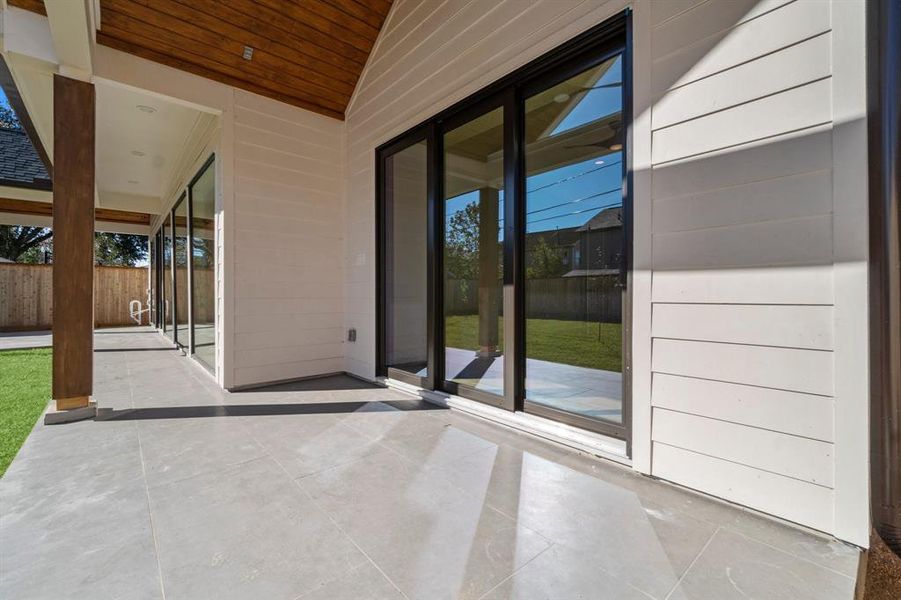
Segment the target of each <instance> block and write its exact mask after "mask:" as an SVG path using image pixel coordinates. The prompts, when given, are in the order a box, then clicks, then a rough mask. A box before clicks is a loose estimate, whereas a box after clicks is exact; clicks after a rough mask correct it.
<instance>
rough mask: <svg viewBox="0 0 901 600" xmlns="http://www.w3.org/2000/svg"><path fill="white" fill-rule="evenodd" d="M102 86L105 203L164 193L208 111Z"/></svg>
mask: <svg viewBox="0 0 901 600" xmlns="http://www.w3.org/2000/svg"><path fill="white" fill-rule="evenodd" d="M96 87H97V141H96V143H97V154H96V160H97V188H98V191H99V195H100V198H101V204H104V203H103V199H104V198H105V197H110V198H112V197H118V198H122V197H127V196H143V197H154V198H159V197H160V196H162V195H163V193H164V191H165V188H166V185H167V184H168V183H169V180H170V179H171V177H172V175H173V169H174V168H175V167H176V163H177V162H178V160H179V158H180V156H181V154H182V149H183V148H184V146H185V144H186V143H187V142H188V138H189V136H190V135H191V132H192V131H193V129H194V124H195V122H196V121H197V119H198V118H199V117H200V116H201V115H202V113H201V112H200V111H198V110H195V109H193V108H188V107H186V106H184V105H182V104H177V103H174V102H170V101H167V100H164V99H162V98H160V97H159V96H157V95H151V94H145V93H142V92H140V91H136V90H133V89H130V88H126V87H123V86H118V85H106V84H103V83H98V84H97V86H96ZM117 208H118V207H117ZM122 208H124V207H122ZM142 208H143V207H142ZM132 210H136V209H132Z"/></svg>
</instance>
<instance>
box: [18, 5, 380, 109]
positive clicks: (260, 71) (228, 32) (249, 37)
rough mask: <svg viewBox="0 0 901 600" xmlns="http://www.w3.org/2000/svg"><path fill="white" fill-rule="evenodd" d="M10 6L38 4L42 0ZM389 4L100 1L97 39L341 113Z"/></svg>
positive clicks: (288, 100)
mask: <svg viewBox="0 0 901 600" xmlns="http://www.w3.org/2000/svg"><path fill="white" fill-rule="evenodd" d="M9 3H10V4H12V5H18V6H21V7H22V8H27V9H29V10H34V11H35V12H39V9H43V3H42V2H41V0H9ZM390 8H391V0H228V2H223V1H222V0H100V28H99V29H98V31H97V42H98V43H100V44H103V45H105V46H109V47H111V48H115V49H117V50H122V51H124V52H129V53H131V54H135V55H137V56H140V57H143V58H146V59H149V60H152V61H155V62H159V63H162V64H165V65H168V66H170V67H175V68H177V69H181V70H183V71H188V72H191V73H194V74H195V75H200V76H202V77H207V78H209V79H213V80H216V81H220V82H222V83H226V84H228V85H233V86H235V87H238V88H241V89H245V90H248V91H251V92H254V93H257V94H260V95H263V96H268V97H270V98H274V99H276V100H280V101H282V102H286V103H288V104H293V105H294V106H299V107H301V108H305V109H307V110H311V111H314V112H317V113H320V114H324V115H328V116H330V117H335V118H338V119H343V118H344V111H345V109H346V108H347V104H348V102H349V101H350V97H351V94H353V90H354V87H355V86H356V84H357V80H358V79H359V78H360V73H361V72H362V71H363V66H364V65H365V63H366V59H367V58H368V57H369V53H370V51H371V50H372V46H373V45H374V44H375V40H376V37H378V34H379V30H380V29H381V27H382V24H383V23H384V22H385V17H387V15H388V10H389V9H390ZM245 47H249V48H252V49H253V55H252V57H251V58H250V59H249V60H247V59H245V58H243V56H244V54H245Z"/></svg>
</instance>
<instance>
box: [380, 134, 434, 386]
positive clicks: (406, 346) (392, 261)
mask: <svg viewBox="0 0 901 600" xmlns="http://www.w3.org/2000/svg"><path fill="white" fill-rule="evenodd" d="M426 152H427V146H426V142H425V141H422V142H419V143H418V144H414V145H412V146H410V147H408V148H405V149H404V150H401V151H400V152H397V153H396V154H392V155H391V156H389V157H387V158H386V159H385V171H384V173H385V221H386V222H385V232H386V246H385V269H386V271H385V283H386V287H385V291H386V307H385V308H386V312H385V320H386V322H385V333H386V340H385V342H386V348H385V350H386V357H385V359H386V360H385V362H386V364H387V366H389V367H393V368H395V369H400V370H402V371H407V372H409V373H415V374H416V375H418V376H420V377H425V376H427V375H428V366H427V359H428V330H427V305H426V300H427V298H426V293H427V291H428V282H427V268H428V264H427V254H426V252H427V247H426V241H427V240H426V236H427V233H428V221H427V207H428V204H427V202H428V188H427V180H426V161H427V158H428V157H427V154H426Z"/></svg>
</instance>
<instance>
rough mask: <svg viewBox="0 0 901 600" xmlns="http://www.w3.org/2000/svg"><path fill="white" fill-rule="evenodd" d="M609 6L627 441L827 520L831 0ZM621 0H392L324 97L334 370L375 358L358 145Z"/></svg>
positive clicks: (720, 483)
mask: <svg viewBox="0 0 901 600" xmlns="http://www.w3.org/2000/svg"><path fill="white" fill-rule="evenodd" d="M629 5H631V6H632V7H633V8H634V11H635V13H634V14H635V16H634V23H635V24H636V30H635V31H634V39H635V49H636V57H635V58H636V61H637V62H636V71H635V76H636V78H635V86H636V87H635V93H636V96H635V98H634V105H635V107H636V115H635V116H636V121H635V124H636V132H638V133H639V134H640V135H642V136H643V137H642V138H641V139H638V140H635V152H636V153H635V159H636V166H637V169H638V170H637V171H636V195H637V197H636V198H635V202H636V207H637V209H636V230H635V237H636V240H637V241H639V242H641V244H642V245H641V251H642V253H646V254H647V258H644V254H643V255H642V261H643V262H642V265H641V269H642V271H641V273H636V278H635V281H641V282H644V281H647V284H644V283H642V284H640V285H646V288H647V289H645V288H642V289H641V290H638V288H636V290H637V291H635V292H633V293H636V294H637V295H636V298H639V299H640V301H641V302H643V303H644V304H642V305H641V306H634V307H633V309H634V310H635V311H636V312H635V314H636V315H639V314H643V315H647V317H646V320H647V322H645V321H644V320H642V321H641V323H639V324H638V325H640V326H636V329H635V331H636V334H635V335H636V336H637V337H634V338H633V345H634V347H635V350H636V351H637V354H636V356H641V357H643V356H645V354H644V352H646V353H647V354H646V356H647V360H645V359H644V358H640V359H638V358H637V359H636V360H637V361H638V360H640V361H641V363H640V365H639V363H638V362H636V367H637V370H636V372H635V373H634V374H633V381H638V380H639V379H641V381H642V382H645V383H641V385H635V386H634V389H635V390H638V391H637V392H636V396H635V397H634V398H633V406H634V407H635V408H634V414H635V415H640V414H645V415H647V417H646V418H645V417H642V419H643V420H644V421H646V423H644V422H642V423H638V422H636V423H635V426H636V427H638V426H644V427H647V430H646V431H647V433H641V432H637V433H635V436H636V437H635V440H636V441H639V440H640V443H641V444H642V445H643V446H646V447H642V448H635V449H634V452H635V453H636V456H637V455H638V453H641V455H642V461H647V465H648V466H647V467H646V468H647V469H649V470H650V471H651V472H652V473H653V474H654V475H656V476H659V477H662V478H665V479H669V480H672V481H675V482H678V483H680V484H683V485H686V486H689V487H693V488H695V489H698V490H701V491H704V492H707V493H710V494H714V495H717V496H720V497H723V498H726V499H728V500H731V501H734V502H738V503H741V504H745V505H748V506H751V507H753V508H757V509H760V510H764V511H766V512H769V513H772V514H775V515H778V516H781V517H784V518H787V519H790V520H793V521H797V522H799V523H802V524H805V525H809V526H812V527H816V528H818V529H822V530H825V531H831V530H832V528H833V525H834V523H835V518H834V515H833V506H832V503H833V490H832V489H831V486H833V485H837V481H834V479H836V478H833V477H832V473H833V462H834V456H835V452H834V451H833V448H832V445H833V442H834V441H835V436H834V410H835V401H834V399H833V394H834V391H835V389H836V385H835V381H834V380H835V373H836V368H835V365H834V364H833V362H834V359H833V352H838V350H839V348H838V347H837V345H838V344H839V340H838V339H837V338H836V336H835V335H834V332H835V325H834V324H835V321H836V315H835V311H834V309H833V307H832V305H833V303H834V302H835V299H836V297H837V295H838V292H837V291H836V288H835V286H836V277H835V268H834V258H833V249H834V247H835V244H836V240H835V234H834V229H835V227H836V223H835V221H834V219H833V214H834V197H833V196H834V190H833V187H834V179H833V125H832V120H833V104H832V98H833V96H834V95H835V93H836V90H835V89H834V88H833V82H832V74H833V63H834V62H835V61H836V60H838V59H836V58H835V57H834V52H835V48H836V44H837V43H838V39H837V36H834V35H833V33H832V22H831V21H832V10H833V8H832V4H831V3H830V2H825V1H824V2H819V1H806V0H794V1H792V0H730V1H729V2H725V1H719V0H709V1H703V0H637V1H636V2H633V3H629ZM626 6H627V4H626V3H625V2H620V1H618V0H608V1H607V2H595V1H592V0H582V1H579V0H567V1H565V2H555V1H552V0H538V1H534V2H529V3H522V2H519V1H518V0H502V1H499V2H492V3H487V2H482V1H480V0H470V1H466V0H446V1H443V2H434V3H431V4H429V3H417V2H412V1H406V2H405V1H398V2H396V3H395V5H394V6H393V8H392V11H391V14H390V15H389V18H388V21H387V22H386V25H385V28H384V29H383V31H382V33H381V35H380V36H379V40H378V42H377V44H376V47H375V48H374V51H373V53H372V55H371V56H370V59H369V63H368V65H367V68H366V69H364V72H363V74H362V76H361V78H360V81H359V84H358V86H357V89H356V90H355V94H354V97H353V99H352V100H351V103H350V105H349V107H348V110H347V114H346V132H347V138H346V146H345V152H346V153H345V157H346V158H345V164H346V173H347V175H346V182H347V187H346V192H345V196H344V199H345V222H344V226H343V232H344V239H343V244H344V246H343V247H344V254H345V262H344V271H343V298H344V315H345V317H344V318H345V326H346V327H354V328H356V329H357V331H358V337H357V342H356V343H355V344H345V345H344V357H345V362H344V364H345V368H346V369H347V370H348V371H351V372H354V373H358V374H360V375H363V376H372V375H374V373H375V344H376V340H375V334H376V332H375V276H374V273H375V265H374V261H375V223H374V215H375V174H374V171H373V165H374V159H375V154H374V153H375V148H376V147H378V146H379V145H380V144H382V143H384V142H386V141H387V140H389V139H390V138H392V137H394V136H395V135H397V134H399V133H401V132H403V131H405V130H407V129H409V128H411V127H412V126H414V125H417V124H419V123H421V122H422V121H423V120H425V119H427V118H428V117H430V116H432V115H434V114H435V113H437V112H439V111H440V110H442V109H444V108H446V107H448V106H450V105H451V104H453V103H454V102H455V101H458V100H461V99H463V98H466V97H467V96H469V95H470V94H472V93H473V92H476V91H478V90H479V89H481V88H482V87H484V86H485V85H487V84H489V83H491V82H492V81H494V80H496V79H498V78H500V77H502V76H503V75H505V74H507V73H509V72H511V71H513V70H515V69H516V68H517V67H519V66H521V65H523V64H525V63H527V62H529V61H530V60H531V59H534V58H537V57H539V56H541V55H542V54H544V53H546V52H547V51H549V50H551V49H553V48H554V47H556V46H558V45H559V44H561V43H563V42H565V41H567V40H568V39H571V38H572V37H573V36H575V35H577V34H578V33H580V32H582V31H584V30H586V29H588V28H590V27H592V26H594V25H597V24H598V23H601V22H603V21H604V20H606V19H607V18H609V17H610V16H612V15H614V14H616V13H618V12H619V11H620V10H622V9H623V8H625V7H626ZM861 10H862V9H861ZM861 51H862V50H861ZM639 62H640V64H639ZM641 127H647V129H641ZM639 146H640V147H641V148H640V150H639ZM282 149H283V150H284V149H285V148H284V147H282ZM238 185H239V186H240V185H241V183H240V182H239V183H238ZM267 193H268V192H267ZM645 207H647V208H645ZM645 210H646V211H647V212H644V211H645ZM643 215H644V216H643ZM645 244H646V245H645ZM255 250H256V249H255ZM636 264H638V263H636ZM644 274H647V277H646V278H645V277H644ZM272 308H273V309H277V308H278V307H272ZM652 312H653V320H652V319H651V316H650V315H651V314H652ZM640 318H641V319H645V317H640ZM651 323H652V324H653V325H651ZM643 335H646V336H647V338H642V337H641V336H643ZM859 351H860V352H865V351H866V349H865V348H860V349H859ZM642 394H643V395H642ZM652 422H653V426H652V425H651V423H652ZM705 436H707V437H715V438H716V439H715V440H706V439H696V438H704V437H705ZM771 442H772V447H771V448H768V450H767V451H768V452H769V454H766V455H765V456H760V457H754V456H748V455H747V451H748V450H749V445H750V446H751V447H753V445H755V444H760V443H771ZM751 449H753V448H751ZM795 450H797V452H798V454H797V455H796V456H795V457H794V458H792V457H790V456H786V453H790V452H792V451H795ZM649 455H650V458H645V457H647V456H649ZM780 457H785V460H780ZM642 468H644V467H642ZM861 468H864V466H861Z"/></svg>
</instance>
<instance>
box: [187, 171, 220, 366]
mask: <svg viewBox="0 0 901 600" xmlns="http://www.w3.org/2000/svg"><path fill="white" fill-rule="evenodd" d="M215 217H216V190H215V169H214V167H213V163H210V164H209V165H208V166H207V167H206V169H205V170H204V171H203V173H202V174H201V175H200V177H198V178H197V181H195V182H194V185H193V186H192V187H191V225H192V236H193V237H192V240H191V256H192V262H193V268H194V271H193V274H192V281H193V286H194V289H193V291H194V294H193V296H192V302H193V304H194V305H193V316H194V324H193V326H194V355H195V356H196V357H197V358H198V359H199V360H200V361H201V362H203V363H204V364H206V366H208V367H209V368H210V369H215V365H216V303H215V300H216V288H215V281H216V279H215V266H216V246H215Z"/></svg>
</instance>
